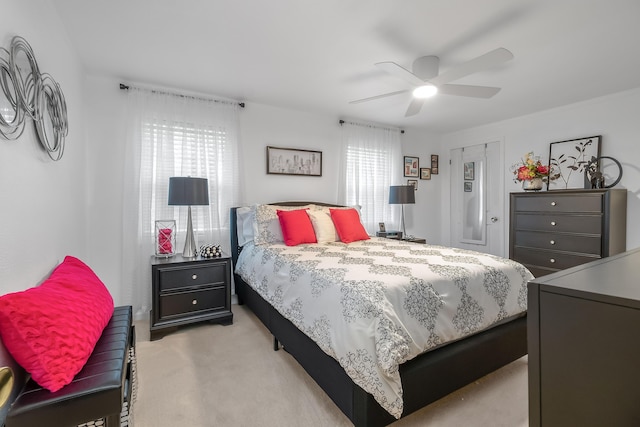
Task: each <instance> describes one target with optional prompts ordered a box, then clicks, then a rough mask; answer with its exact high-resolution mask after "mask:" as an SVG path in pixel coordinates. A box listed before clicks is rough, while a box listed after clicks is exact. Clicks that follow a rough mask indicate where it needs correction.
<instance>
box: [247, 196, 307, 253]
mask: <svg viewBox="0 0 640 427" xmlns="http://www.w3.org/2000/svg"><path fill="white" fill-rule="evenodd" d="M313 206H314V205H305V206H274V205H256V207H255V221H253V234H254V236H253V242H254V243H255V244H256V245H264V244H269V243H284V237H282V229H281V228H280V220H278V214H277V211H278V210H281V211H293V210H296V209H312V208H313Z"/></svg>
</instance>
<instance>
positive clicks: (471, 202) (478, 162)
mask: <svg viewBox="0 0 640 427" xmlns="http://www.w3.org/2000/svg"><path fill="white" fill-rule="evenodd" d="M502 170H503V169H502V167H500V143H499V142H491V143H487V144H480V145H473V146H468V147H464V148H457V149H454V150H451V169H450V171H451V179H450V183H451V199H450V200H451V216H452V218H451V244H452V246H454V247H459V248H464V249H471V250H475V251H478V252H485V253H491V254H494V255H499V256H505V253H504V230H503V227H504V221H503V220H502V213H503V212H504V197H503V194H502V189H503V188H504V185H503V183H502V173H501V171H502Z"/></svg>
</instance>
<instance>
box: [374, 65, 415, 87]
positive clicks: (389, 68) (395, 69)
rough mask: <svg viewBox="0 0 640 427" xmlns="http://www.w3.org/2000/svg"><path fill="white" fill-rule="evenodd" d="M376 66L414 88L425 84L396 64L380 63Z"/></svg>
mask: <svg viewBox="0 0 640 427" xmlns="http://www.w3.org/2000/svg"><path fill="white" fill-rule="evenodd" d="M374 65H375V66H376V67H378V68H380V69H381V70H384V71H386V72H387V73H389V74H391V75H392V76H396V77H399V78H401V79H402V80H404V81H406V82H409V83H411V84H412V85H413V86H422V85H423V84H424V80H422V79H421V78H420V77H418V76H416V75H415V74H413V73H412V72H411V71H409V70H407V69H406V68H403V67H401V66H400V65H398V64H396V63H395V62H378V63H376V64H374Z"/></svg>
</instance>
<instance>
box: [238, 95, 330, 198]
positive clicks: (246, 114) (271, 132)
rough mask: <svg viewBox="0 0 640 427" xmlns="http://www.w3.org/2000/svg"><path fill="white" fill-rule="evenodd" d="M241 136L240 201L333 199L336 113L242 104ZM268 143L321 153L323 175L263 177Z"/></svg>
mask: <svg viewBox="0 0 640 427" xmlns="http://www.w3.org/2000/svg"><path fill="white" fill-rule="evenodd" d="M240 134H241V140H242V152H243V153H244V154H243V156H242V163H243V167H244V183H243V184H244V195H243V197H244V200H243V201H244V202H245V203H247V204H253V203H269V202H278V201H287V200H313V201H320V202H328V203H335V202H336V200H337V198H338V171H339V167H340V158H339V155H340V124H339V119H338V117H333V116H320V115H317V114H310V113H305V112H300V111H296V110H291V109H284V108H278V107H272V106H267V105H261V104H252V103H247V105H246V108H245V109H244V110H242V111H241V113H240ZM267 146H276V147H284V148H301V149H305V150H314V151H315V150H317V151H322V176H321V177H310V176H288V175H268V174H267V165H266V147H267Z"/></svg>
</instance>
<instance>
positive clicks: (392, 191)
mask: <svg viewBox="0 0 640 427" xmlns="http://www.w3.org/2000/svg"><path fill="white" fill-rule="evenodd" d="M415 202H416V190H415V187H414V186H413V185H392V186H391V187H389V204H390V205H410V204H414V203H415Z"/></svg>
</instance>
